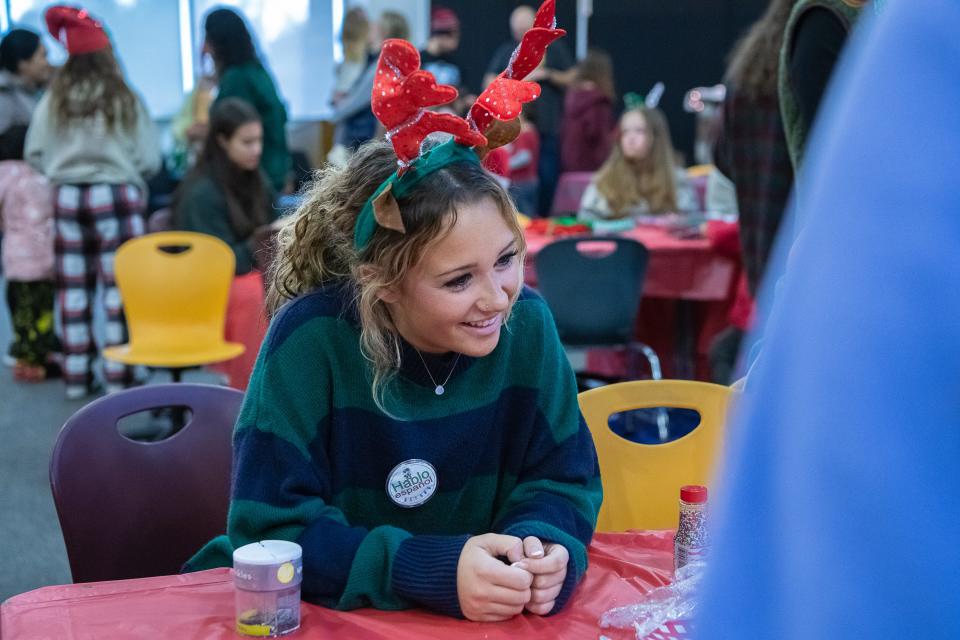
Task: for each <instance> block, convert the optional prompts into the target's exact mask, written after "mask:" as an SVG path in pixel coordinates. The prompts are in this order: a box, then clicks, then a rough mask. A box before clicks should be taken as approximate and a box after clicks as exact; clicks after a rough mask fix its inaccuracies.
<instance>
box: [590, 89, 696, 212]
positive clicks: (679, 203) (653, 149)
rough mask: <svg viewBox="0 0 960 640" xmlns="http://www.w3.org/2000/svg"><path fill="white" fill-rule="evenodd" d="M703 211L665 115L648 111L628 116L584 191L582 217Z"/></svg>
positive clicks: (637, 110)
mask: <svg viewBox="0 0 960 640" xmlns="http://www.w3.org/2000/svg"><path fill="white" fill-rule="evenodd" d="M699 208H700V206H699V204H698V202H697V196H696V193H694V190H693V186H692V185H691V184H690V181H689V179H688V178H687V175H686V172H685V171H683V170H682V169H679V168H678V167H677V166H676V163H675V161H674V153H673V142H672V141H671V140H670V129H669V127H668V126H667V119H666V117H665V116H664V115H663V112H661V111H660V110H659V109H649V108H647V107H638V108H633V109H629V110H628V111H626V112H624V114H623V116H622V117H621V118H620V135H619V138H618V139H617V144H615V145H614V147H613V151H612V152H611V153H610V157H609V158H607V161H606V162H605V163H604V164H603V166H602V167H601V168H600V171H598V172H597V175H596V176H595V177H594V179H593V181H592V182H591V183H590V186H589V187H587V190H586V191H585V192H584V194H583V199H582V200H581V202H580V213H579V218H580V219H581V220H598V219H600V220H603V219H614V218H627V217H631V216H641V215H649V214H660V213H668V212H677V211H697V210H698V209H699Z"/></svg>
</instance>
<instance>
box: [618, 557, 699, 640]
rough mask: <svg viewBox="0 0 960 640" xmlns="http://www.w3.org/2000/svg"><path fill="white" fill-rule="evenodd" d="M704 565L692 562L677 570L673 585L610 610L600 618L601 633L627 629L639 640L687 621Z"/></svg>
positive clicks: (693, 605)
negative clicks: (670, 625)
mask: <svg viewBox="0 0 960 640" xmlns="http://www.w3.org/2000/svg"><path fill="white" fill-rule="evenodd" d="M704 566H705V565H704V563H702V562H693V563H690V564H688V565H686V566H683V567H681V568H680V569H678V570H677V572H676V574H675V576H674V580H673V582H671V583H670V584H668V585H665V586H662V587H657V588H656V589H654V590H653V591H651V592H650V593H649V594H647V598H646V600H644V601H643V602H641V603H639V604H631V605H627V606H624V607H616V608H614V609H610V610H609V611H607V612H606V613H604V614H603V615H602V616H600V627H601V628H603V629H609V628H615V629H630V628H631V627H632V628H633V629H634V630H635V631H636V634H637V639H638V640H643V639H644V638H646V637H647V636H649V635H650V634H651V633H653V632H654V631H656V630H657V629H659V628H660V627H661V626H662V625H664V624H665V623H667V622H671V621H677V620H689V619H690V618H691V617H693V613H694V609H696V605H697V592H698V590H699V586H700V579H701V578H702V577H703V571H704Z"/></svg>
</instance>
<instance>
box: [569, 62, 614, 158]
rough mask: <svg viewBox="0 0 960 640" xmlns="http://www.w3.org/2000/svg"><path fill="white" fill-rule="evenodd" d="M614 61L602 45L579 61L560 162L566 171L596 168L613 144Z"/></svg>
mask: <svg viewBox="0 0 960 640" xmlns="http://www.w3.org/2000/svg"><path fill="white" fill-rule="evenodd" d="M615 99H616V90H615V89H614V82H613V62H612V61H611V60H610V55H609V54H608V53H606V52H605V51H602V50H600V49H591V50H590V51H588V52H587V56H586V57H585V58H584V59H583V60H582V61H580V62H579V63H578V64H577V67H576V75H575V76H574V81H573V85H572V86H571V87H570V88H569V89H567V93H566V96H565V97H564V106H563V127H562V128H561V136H562V138H561V146H560V163H561V167H562V169H563V171H596V170H597V169H599V168H600V165H602V164H603V161H604V160H606V159H607V156H609V155H610V147H612V146H613V130H614V128H615V127H616V120H615V119H614V116H613V101H614V100H615Z"/></svg>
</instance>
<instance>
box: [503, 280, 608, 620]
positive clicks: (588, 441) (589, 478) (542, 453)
mask: <svg viewBox="0 0 960 640" xmlns="http://www.w3.org/2000/svg"><path fill="white" fill-rule="evenodd" d="M525 303H526V304H531V305H536V307H537V308H538V309H539V313H538V314H537V315H538V317H539V319H540V323H539V324H540V326H539V327H538V328H539V335H540V336H542V338H541V339H542V351H541V353H542V364H541V366H540V367H539V370H540V371H541V372H542V373H541V378H540V380H539V381H538V388H539V390H540V392H539V393H540V400H539V411H538V416H539V418H540V419H541V424H539V425H537V427H536V428H535V431H534V435H533V438H532V439H531V441H530V443H529V444H528V448H527V452H526V454H525V460H524V466H523V470H522V471H521V474H520V476H519V477H518V478H517V485H516V486H515V487H514V488H513V490H512V491H511V492H510V495H509V496H508V498H507V499H506V501H505V502H504V503H503V505H502V506H501V507H500V509H499V511H498V513H497V515H496V518H495V522H494V527H493V530H494V531H495V532H498V533H503V534H507V535H513V536H517V537H519V538H524V537H526V536H536V537H538V538H540V539H541V540H542V541H544V542H553V543H558V544H562V545H563V546H564V547H566V548H567V551H568V552H569V554H570V560H569V562H568V564H567V575H566V578H565V580H564V583H563V587H562V589H561V591H560V595H559V596H558V597H557V600H556V606H555V607H554V609H553V611H552V613H556V612H558V611H560V610H561V609H562V608H563V606H564V605H565V604H566V602H567V601H568V600H569V598H570V596H571V595H572V594H573V591H574V589H575V587H576V586H577V584H578V583H579V582H580V580H581V579H582V578H583V575H584V573H585V572H586V570H587V545H589V544H590V540H591V539H592V537H593V530H594V528H595V527H596V524H597V514H598V513H599V511H600V503H601V501H602V498H603V490H602V488H601V484H600V467H599V463H598V461H597V453H596V449H595V448H594V445H593V438H592V437H591V435H590V430H589V428H588V427H587V424H586V422H585V421H584V419H583V416H582V415H581V413H580V407H579V404H578V402H577V384H576V379H575V377H574V374H573V370H572V369H571V368H570V364H569V362H568V361H567V359H566V355H565V354H564V351H563V347H562V346H561V344H560V338H559V336H558V335H557V331H556V327H555V325H554V322H553V318H552V316H551V315H550V312H549V310H548V309H547V307H546V304H545V303H544V302H543V301H542V300H541V299H539V298H534V299H531V300H529V301H526V302H525Z"/></svg>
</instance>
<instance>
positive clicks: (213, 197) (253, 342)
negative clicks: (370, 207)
mask: <svg viewBox="0 0 960 640" xmlns="http://www.w3.org/2000/svg"><path fill="white" fill-rule="evenodd" d="M262 150H263V127H262V126H261V124H260V115H259V114H258V113H257V111H256V109H254V108H253V106H252V105H250V104H248V103H247V102H245V101H243V100H241V99H240V98H227V99H225V100H222V101H220V102H218V103H217V104H216V105H214V107H213V109H211V111H210V130H209V133H208V134H207V140H206V143H205V144H204V146H203V151H202V152H201V154H200V158H199V159H198V161H197V166H196V167H195V168H194V170H193V171H192V172H191V173H190V174H189V175H188V176H187V178H186V179H185V180H184V182H183V185H182V186H181V187H180V190H179V191H178V192H177V195H176V197H175V198H174V221H175V225H176V227H177V228H178V229H183V230H185V231H196V232H199V233H206V234H208V235H211V236H214V237H216V238H219V239H221V240H223V241H224V242H226V243H227V244H228V245H230V248H231V249H233V253H234V256H235V257H236V261H237V262H236V277H235V278H234V279H233V284H232V285H231V287H230V299H229V303H228V305H227V316H226V325H225V327H224V337H225V338H226V339H227V340H229V341H231V342H240V343H242V344H244V345H245V346H246V348H247V349H246V351H244V353H243V354H241V355H239V356H237V357H236V358H234V359H233V360H229V361H228V362H225V363H223V364H221V365H217V366H215V367H214V368H216V369H218V370H220V371H222V372H223V373H225V374H226V375H227V376H228V378H229V384H230V386H232V387H235V388H237V389H241V390H243V389H246V388H247V381H248V380H249V378H250V372H251V371H253V363H254V361H255V360H256V358H257V352H258V351H259V350H260V343H261V342H262V341H263V335H264V333H265V332H266V328H267V321H266V316H265V315H264V309H263V277H262V275H261V273H260V271H259V270H258V267H261V266H262V265H259V264H258V260H257V255H256V250H257V249H258V244H259V241H260V239H261V238H262V237H263V235H267V236H269V226H268V225H269V224H270V223H271V222H273V220H274V218H275V217H276V215H275V210H274V208H273V206H272V200H273V197H272V195H273V192H272V190H271V188H270V181H269V179H268V178H267V177H266V174H264V173H263V172H262V171H261V170H260V153H261V151H262Z"/></svg>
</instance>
